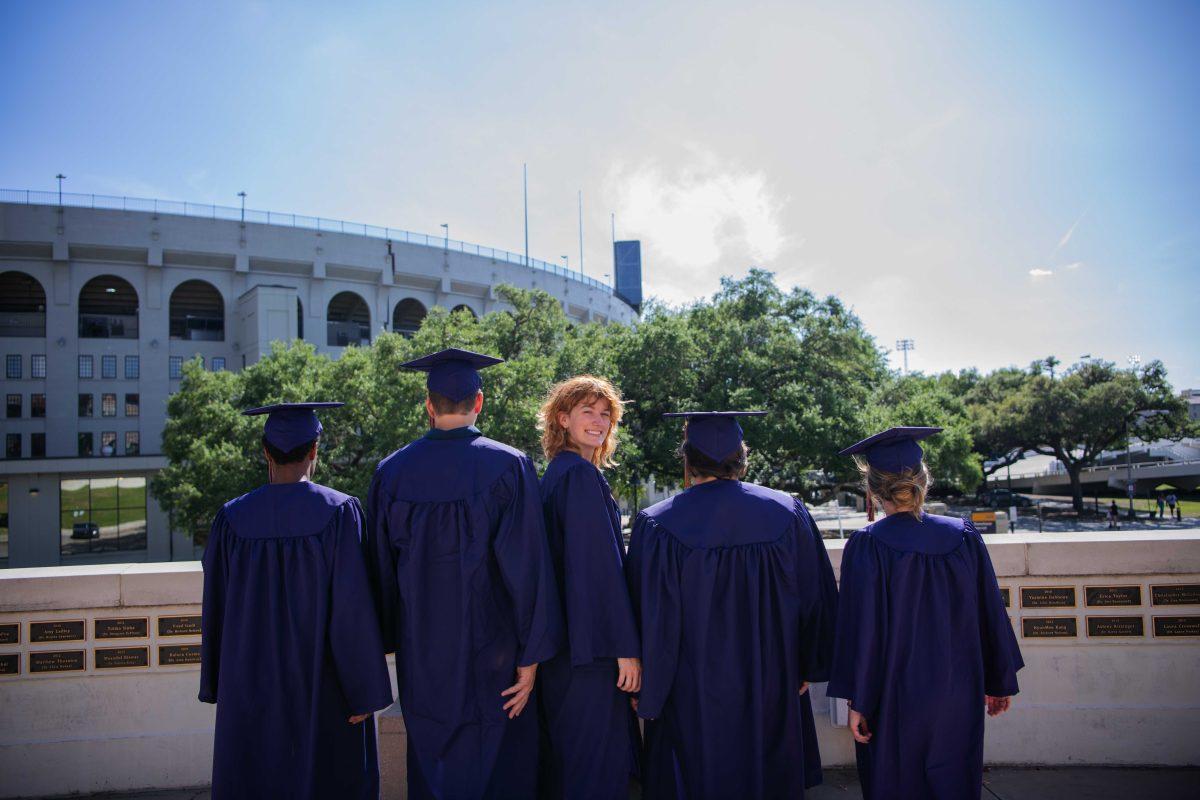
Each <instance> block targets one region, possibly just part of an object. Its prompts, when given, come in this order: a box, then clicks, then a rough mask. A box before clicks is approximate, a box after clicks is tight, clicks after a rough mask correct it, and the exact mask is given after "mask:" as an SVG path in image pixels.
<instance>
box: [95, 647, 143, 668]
mask: <svg viewBox="0 0 1200 800" xmlns="http://www.w3.org/2000/svg"><path fill="white" fill-rule="evenodd" d="M92 657H93V658H94V659H95V664H96V669H125V668H128V667H148V666H150V648H149V647H97V648H96V650H95V653H94V654H93V656H92Z"/></svg>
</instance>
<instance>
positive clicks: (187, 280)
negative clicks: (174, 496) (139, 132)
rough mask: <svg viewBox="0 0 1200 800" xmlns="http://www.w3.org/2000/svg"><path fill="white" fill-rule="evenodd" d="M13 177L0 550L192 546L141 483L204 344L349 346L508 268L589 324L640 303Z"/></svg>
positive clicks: (491, 295)
mask: <svg viewBox="0 0 1200 800" xmlns="http://www.w3.org/2000/svg"><path fill="white" fill-rule="evenodd" d="M13 194H14V193H11V192H9V193H6V194H4V195H0V197H3V199H4V200H10V199H15V200H16V202H0V354H2V355H3V357H4V364H5V371H4V373H2V375H3V379H4V390H3V394H4V395H5V399H6V414H5V417H4V418H3V428H4V434H5V435H4V441H5V458H4V459H3V460H0V516H3V515H6V516H7V518H6V519H4V520H0V566H7V567H27V566H49V565H55V564H73V563H103V562H125V561H142V560H145V561H169V560H179V559H190V558H194V557H195V555H196V554H195V549H194V546H193V544H192V541H191V538H190V537H189V536H187V535H186V534H183V533H180V532H172V531H171V530H170V526H169V524H168V522H167V519H166V515H165V513H164V512H163V511H162V510H161V509H160V508H159V507H158V506H157V504H156V503H155V501H154V499H153V498H152V497H150V496H149V492H148V491H147V488H146V486H147V481H148V479H149V478H150V477H152V476H153V474H154V473H155V472H156V471H157V470H159V469H161V468H162V467H163V466H164V465H165V459H164V457H163V456H162V455H161V454H160V453H161V433H162V430H163V426H164V424H165V422H166V404H167V398H168V397H169V396H170V394H171V393H172V392H173V391H175V390H176V389H177V388H178V384H179V377H180V369H181V367H182V363H183V362H184V361H186V360H188V359H191V358H194V357H195V356H200V357H201V358H203V359H204V364H205V367H206V368H207V369H213V370H219V369H230V370H237V369H240V368H242V367H243V366H245V365H247V364H250V363H253V362H254V361H255V360H257V359H258V358H259V357H260V356H261V355H262V354H264V353H265V352H267V351H268V350H269V349H270V343H271V342H272V341H275V340H291V339H296V338H300V339H303V340H305V341H308V342H310V343H312V344H313V345H314V346H315V347H316V348H317V350H318V351H320V352H323V353H326V354H328V355H330V356H332V357H337V356H338V355H339V354H340V353H341V352H342V351H343V350H344V348H345V347H346V346H351V345H357V344H366V343H368V342H369V341H370V340H371V339H372V338H373V337H374V336H375V335H377V334H378V332H380V331H382V330H396V331H399V332H402V333H404V332H409V331H411V330H414V329H415V328H416V326H418V325H419V324H420V321H421V319H423V318H424V316H425V314H426V313H427V311H428V309H429V308H431V307H433V306H443V307H446V308H451V309H458V308H465V309H467V310H469V311H470V312H471V313H472V314H473V315H475V316H482V315H484V314H487V313H489V312H491V311H496V310H503V308H504V307H505V306H504V304H503V302H502V301H501V300H500V299H499V298H498V296H497V294H496V287H497V286H499V285H501V284H511V285H514V286H517V287H520V288H527V289H534V288H536V289H543V290H545V291H547V292H549V293H550V294H552V295H553V296H555V297H556V298H558V299H559V300H560V301H561V302H562V304H563V309H564V311H565V312H566V314H567V315H568V317H570V318H572V319H574V320H577V321H579V322H587V321H596V322H616V323H621V324H628V323H631V322H633V321H634V320H635V319H636V318H637V311H636V310H635V309H634V308H633V307H632V306H631V305H629V304H628V303H626V302H625V301H623V300H621V299H620V298H619V297H617V296H615V295H614V294H613V292H612V290H611V288H610V287H609V286H607V285H605V284H602V283H600V282H599V281H596V280H595V279H591V278H588V277H587V276H583V275H581V274H580V273H578V272H570V271H569V270H566V269H563V268H561V267H557V266H555V265H550V264H546V263H544V262H533V261H527V260H526V259H524V258H523V257H520V256H516V255H515V254H512V253H507V252H504V251H500V250H495V249H492V248H487V247H480V246H476V245H469V244H466V243H463V242H457V241H452V240H449V239H442V238H437V237H429V236H423V235H419V234H411V233H407V232H404V231H394V230H391V229H384V228H372V227H371V226H363V225H353V224H350V223H341V222H337V221H331V220H319V219H315V218H305V217H295V216H293V215H282V214H268V213H267V212H252V211H246V212H244V214H245V219H243V218H242V212H241V210H240V209H228V208H221V207H212V206H195V205H191V204H168V203H162V204H161V207H160V204H159V202H158V201H136V202H132V203H131V202H129V201H126V200H125V198H104V199H102V200H101V202H100V203H99V205H101V206H104V205H107V206H109V207H107V208H103V207H96V208H93V207H91V205H94V204H96V200H95V198H92V199H91V202H90V203H88V202H87V199H86V198H90V197H91V196H80V195H75V196H68V197H67V198H66V199H64V201H63V202H62V203H61V204H60V203H59V202H52V201H50V200H51V198H53V200H57V197H56V196H54V195H50V196H49V197H43V198H41V202H38V201H37V199H28V198H21V197H17V198H13V197H12V195H13ZM118 201H119V202H120V205H117V202H118ZM151 202H153V203H154V208H147V204H149V203H151ZM127 205H134V206H136V210H129V208H123V207H122V206H127ZM113 206H116V207H113ZM163 209H165V210H163ZM210 210H211V213H210ZM259 220H262V221H259ZM289 222H290V224H289Z"/></svg>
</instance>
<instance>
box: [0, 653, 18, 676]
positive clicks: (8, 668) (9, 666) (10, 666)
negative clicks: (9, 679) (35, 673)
mask: <svg viewBox="0 0 1200 800" xmlns="http://www.w3.org/2000/svg"><path fill="white" fill-rule="evenodd" d="M20 674H21V655H20V653H0V675H20Z"/></svg>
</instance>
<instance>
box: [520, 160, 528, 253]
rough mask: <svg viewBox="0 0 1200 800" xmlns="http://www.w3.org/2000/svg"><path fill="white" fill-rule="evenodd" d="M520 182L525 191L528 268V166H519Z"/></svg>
mask: <svg viewBox="0 0 1200 800" xmlns="http://www.w3.org/2000/svg"><path fill="white" fill-rule="evenodd" d="M521 181H522V183H523V185H524V191H525V266H527V267H528V266H529V164H522V165H521Z"/></svg>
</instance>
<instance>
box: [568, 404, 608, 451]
mask: <svg viewBox="0 0 1200 800" xmlns="http://www.w3.org/2000/svg"><path fill="white" fill-rule="evenodd" d="M558 424H559V425H562V426H563V427H564V428H565V429H566V431H567V439H568V440H569V441H570V442H571V444H572V445H573V446H575V447H578V448H583V449H589V450H594V449H596V448H597V447H599V446H600V445H602V444H604V437H606V436H608V431H609V430H610V429H611V428H612V409H611V408H609V405H608V401H607V400H605V399H604V398H603V397H597V398H594V399H591V400H584V401H583V402H582V403H579V404H578V405H576V406H575V407H574V408H572V409H571V413H569V414H565V413H559V415H558Z"/></svg>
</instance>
